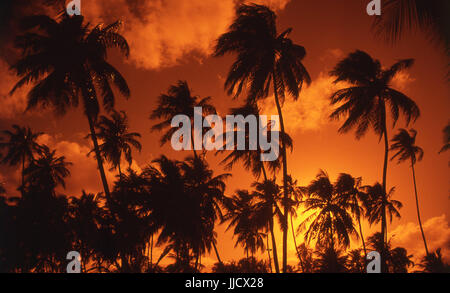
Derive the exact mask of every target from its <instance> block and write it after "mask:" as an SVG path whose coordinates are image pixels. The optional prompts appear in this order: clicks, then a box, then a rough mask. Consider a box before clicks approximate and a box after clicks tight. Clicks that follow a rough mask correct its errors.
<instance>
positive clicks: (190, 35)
mask: <svg viewBox="0 0 450 293" xmlns="http://www.w3.org/2000/svg"><path fill="white" fill-rule="evenodd" d="M250 2H255V3H258V4H265V5H268V6H270V7H271V8H273V9H275V10H281V9H284V8H285V7H286V4H287V3H288V2H289V0H257V1H250ZM235 4H236V1H235V0H221V1H211V0H209V1H205V0H165V1H162V0H155V1H145V2H144V1H136V0H108V1H106V0H103V1H89V2H87V3H85V4H83V5H84V6H83V7H82V13H83V14H84V15H85V16H86V17H87V18H88V20H89V21H91V22H92V23H98V22H105V23H110V22H113V21H115V20H117V18H120V19H121V20H122V21H123V22H124V31H123V34H124V36H125V37H126V39H127V40H128V42H129V44H130V48H131V54H130V60H131V62H132V63H133V64H134V65H136V66H137V67H139V68H144V69H159V68H163V67H169V66H174V65H177V64H180V63H182V62H183V60H184V59H185V58H186V57H187V56H191V57H192V56H195V57H196V59H197V60H201V57H205V56H208V55H210V54H211V53H212V49H213V46H214V41H215V40H216V39H217V38H218V37H219V36H220V35H221V34H222V33H224V32H225V31H226V29H227V28H228V26H229V25H230V23H231V22H232V20H233V18H234V12H235Z"/></svg>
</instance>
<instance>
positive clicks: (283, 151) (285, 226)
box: [273, 69, 289, 273]
mask: <svg viewBox="0 0 450 293" xmlns="http://www.w3.org/2000/svg"><path fill="white" fill-rule="evenodd" d="M276 84H277V79H276V73H275V69H274V70H273V92H274V96H275V104H276V106H277V111H278V116H279V117H280V130H281V135H282V136H283V137H284V136H285V128H284V121H283V112H282V110H281V105H280V100H279V97H278V91H277V85H276ZM280 141H281V156H282V159H283V194H284V197H283V201H284V203H283V204H284V215H283V222H284V223H283V225H282V226H283V229H282V230H283V273H285V272H286V267H287V233H288V214H289V208H288V206H287V202H288V199H289V194H288V189H287V186H288V184H287V176H288V172H287V156H286V147H285V145H284V142H283V140H282V139H281V140H280Z"/></svg>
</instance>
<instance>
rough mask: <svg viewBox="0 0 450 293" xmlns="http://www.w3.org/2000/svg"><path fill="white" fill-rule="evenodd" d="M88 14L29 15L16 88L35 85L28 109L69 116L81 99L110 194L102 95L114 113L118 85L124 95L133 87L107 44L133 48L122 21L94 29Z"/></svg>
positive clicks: (15, 67) (20, 41) (124, 50)
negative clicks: (99, 129)
mask: <svg viewBox="0 0 450 293" xmlns="http://www.w3.org/2000/svg"><path fill="white" fill-rule="evenodd" d="M83 20H84V18H83V16H73V17H69V16H68V15H66V14H63V15H62V16H61V19H60V20H59V21H57V20H54V19H52V18H50V17H48V16H45V15H37V16H30V17H28V18H26V19H24V21H23V23H22V25H23V28H24V29H25V30H27V31H30V30H33V29H34V31H33V32H27V33H25V34H24V35H22V36H19V37H17V41H16V43H17V46H18V48H19V49H21V50H22V56H21V59H20V60H19V61H17V62H16V63H15V64H14V65H13V66H12V69H13V70H14V71H15V72H16V74H17V75H18V76H20V77H21V79H20V80H19V82H18V83H17V84H16V85H15V86H14V88H13V89H12V90H11V93H13V92H14V91H15V90H16V89H18V88H20V87H22V86H23V85H25V84H28V83H33V84H34V86H33V88H32V89H31V90H30V92H29V93H28V107H27V109H28V110H29V109H32V108H36V107H37V106H42V107H52V108H53V109H54V110H55V111H56V113H57V114H60V115H62V114H64V113H66V111H67V110H68V108H70V107H76V106H78V104H79V100H80V98H81V100H82V103H83V108H84V114H85V115H86V117H87V119H88V122H89V128H90V134H91V138H92V142H93V144H94V149H95V154H96V158H97V163H98V168H99V171H100V177H101V179H102V183H103V188H104V191H105V194H106V197H107V198H109V197H110V192H109V187H108V182H107V180H106V175H105V171H104V169H103V162H102V157H101V154H100V150H99V147H98V142H97V136H96V133H95V121H96V119H97V115H98V113H99V111H100V105H99V104H100V103H99V99H98V95H100V96H101V98H102V102H103V107H104V109H105V110H106V111H110V110H112V109H113V108H114V105H115V94H114V92H113V90H112V88H111V84H114V85H115V86H116V87H117V88H118V89H119V91H120V93H121V94H122V95H124V96H125V97H129V95H130V90H129V88H128V85H127V83H126V81H125V79H124V78H123V77H122V75H121V74H120V73H119V72H118V71H117V69H115V68H114V67H113V66H112V65H111V64H109V63H108V62H107V61H106V58H107V49H108V48H119V49H120V50H121V52H122V53H124V54H125V56H128V55H129V47H128V44H127V41H126V40H125V38H124V37H123V36H122V35H120V34H119V32H118V30H119V28H120V26H121V23H120V22H115V23H112V24H110V25H106V26H103V25H97V26H95V27H94V28H90V27H89V25H88V24H87V25H86V24H83Z"/></svg>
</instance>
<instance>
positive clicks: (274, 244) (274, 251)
mask: <svg viewBox="0 0 450 293" xmlns="http://www.w3.org/2000/svg"><path fill="white" fill-rule="evenodd" d="M261 169H262V171H263V175H264V180H266V181H267V180H268V178H267V172H266V168H265V167H264V164H262V166H261ZM273 226H274V225H273V214H272V216H271V218H270V220H269V231H270V237H271V238H272V254H273V263H274V266H275V272H276V273H277V274H279V273H280V264H279V262H278V251H277V241H276V239H275V233H274V231H273ZM271 268H272V266H271Z"/></svg>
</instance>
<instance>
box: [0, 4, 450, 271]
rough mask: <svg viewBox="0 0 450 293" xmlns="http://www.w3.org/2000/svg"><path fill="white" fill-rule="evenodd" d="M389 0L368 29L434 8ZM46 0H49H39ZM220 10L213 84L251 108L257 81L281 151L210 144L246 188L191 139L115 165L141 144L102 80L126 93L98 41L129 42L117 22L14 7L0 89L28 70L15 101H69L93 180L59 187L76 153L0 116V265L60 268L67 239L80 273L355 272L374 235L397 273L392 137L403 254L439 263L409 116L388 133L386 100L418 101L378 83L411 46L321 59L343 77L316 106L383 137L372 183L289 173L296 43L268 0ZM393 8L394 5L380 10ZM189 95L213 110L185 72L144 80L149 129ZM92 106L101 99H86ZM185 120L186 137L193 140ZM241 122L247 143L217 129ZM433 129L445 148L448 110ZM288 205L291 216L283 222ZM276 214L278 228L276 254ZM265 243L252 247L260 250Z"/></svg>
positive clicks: (399, 66)
mask: <svg viewBox="0 0 450 293" xmlns="http://www.w3.org/2000/svg"><path fill="white" fill-rule="evenodd" d="M396 3H397V4H398V5H397V6H395V5H394V2H393V1H387V5H386V11H387V15H386V18H379V19H378V20H377V24H378V25H379V28H380V30H384V31H385V32H387V33H388V34H389V35H390V36H392V37H393V38H397V37H399V36H400V35H401V34H402V32H403V30H404V25H405V24H406V27H407V28H410V27H411V26H412V23H413V22H417V25H418V26H419V27H420V28H421V29H427V30H428V29H430V30H436V28H437V26H438V25H440V22H441V21H443V20H442V18H440V14H439V13H440V12H439V13H438V11H436V9H435V7H436V6H434V5H432V6H430V9H428V8H427V9H425V7H423V3H424V2H422V1H409V2H408V5H406V4H405V1H396ZM47 4H48V5H50V4H58V5H59V4H61V5H63V4H64V3H63V2H62V1H60V0H49V1H47ZM411 5H412V6H411ZM414 5H416V6H414ZM62 7H63V6H62ZM405 9H406V10H405ZM401 11H403V13H400V12H401ZM405 11H406V12H407V13H404V12H405ZM236 13H237V15H236V18H235V20H234V22H233V23H232V24H231V26H230V27H229V28H228V30H227V32H225V33H224V34H223V35H221V36H220V37H219V39H218V40H217V42H216V44H215V52H214V56H216V57H219V56H224V55H226V54H235V55H236V58H235V60H234V63H233V65H232V66H231V69H230V72H229V74H228V76H227V79H226V81H225V89H226V90H227V93H228V94H229V95H233V96H234V97H236V98H237V97H239V96H242V95H244V94H245V95H246V99H245V103H244V104H243V106H241V107H238V108H232V109H231V110H230V114H232V115H242V116H244V117H246V116H248V115H254V116H256V117H258V116H259V115H260V106H261V105H260V103H261V102H262V101H263V100H264V99H266V98H268V97H269V96H270V95H271V94H273V96H274V97H273V98H274V102H275V105H276V108H277V112H278V115H279V117H280V130H279V133H277V134H278V135H279V139H278V141H277V142H276V143H278V145H279V147H280V151H281V152H280V157H279V158H278V159H277V160H275V161H273V162H263V161H261V157H260V156H261V154H262V153H263V151H262V150H261V149H260V148H257V149H256V150H238V149H237V147H235V148H233V149H231V150H224V151H218V152H217V153H216V154H217V155H222V156H223V158H221V162H222V164H224V165H225V168H226V169H227V170H232V169H233V168H234V167H235V166H236V164H242V166H243V167H244V169H245V170H246V171H248V172H249V173H251V175H253V177H254V182H253V184H252V185H251V187H250V189H245V188H241V189H239V190H236V191H229V190H227V188H226V187H227V184H226V181H227V179H228V178H229V177H230V176H231V174H229V173H224V174H220V173H219V172H218V171H217V170H216V169H214V171H213V169H212V168H211V167H210V165H209V163H210V162H208V161H207V160H206V156H205V155H204V154H198V153H197V152H196V150H195V149H194V148H193V152H192V155H193V156H190V157H186V158H185V159H184V160H172V159H170V158H168V157H166V156H165V155H160V156H159V157H157V158H156V159H155V160H153V161H151V162H149V164H148V165H146V166H145V167H143V168H142V170H141V169H139V168H133V169H132V168H131V166H132V162H133V154H134V153H133V150H137V151H141V149H142V147H143V145H142V144H141V142H140V138H141V135H140V134H139V133H137V132H130V129H129V121H128V116H127V114H126V113H125V112H124V111H117V110H116V109H115V91H114V90H113V88H112V86H113V85H114V86H115V87H116V88H117V89H118V90H119V92H120V93H121V94H122V95H123V96H125V97H126V98H127V97H129V96H130V90H129V88H128V85H127V82H126V80H125V78H124V77H123V76H122V75H121V74H120V73H119V72H118V70H117V69H115V68H114V67H113V66H112V65H111V64H109V63H108V62H107V52H108V49H110V48H118V49H119V50H120V51H121V53H122V54H123V55H125V56H126V57H127V56H128V55H129V51H130V49H129V47H128V44H127V41H126V40H125V38H124V37H123V36H122V35H121V34H120V33H119V28H120V22H115V23H112V24H110V25H97V26H95V27H91V26H90V25H89V24H85V23H84V19H83V17H81V16H73V17H69V16H67V15H65V13H61V15H60V16H59V18H58V19H56V20H55V19H52V18H50V17H48V16H42V15H41V16H32V17H28V18H26V19H24V20H23V22H22V26H23V29H24V34H23V35H21V36H18V37H17V41H16V45H17V47H18V48H19V49H21V56H20V59H19V60H18V61H17V62H16V63H15V64H13V66H12V69H13V70H14V71H15V73H16V74H17V76H18V77H19V78H20V80H19V81H18V83H17V84H16V86H15V87H14V88H13V89H12V91H11V92H12V93H13V92H14V91H16V90H17V89H18V88H20V87H22V86H24V85H26V84H32V85H33V87H32V88H31V90H30V91H29V93H28V96H27V98H28V108H27V109H29V110H31V109H33V108H36V107H38V106H41V107H44V108H45V107H50V108H53V109H54V110H55V111H56V113H57V114H59V115H62V114H65V113H66V112H67V111H68V110H69V109H70V108H72V107H77V106H78V105H79V103H80V101H81V103H82V106H83V109H84V114H85V116H86V117H87V119H88V123H89V132H90V133H89V135H88V136H87V137H89V138H90V139H91V140H92V143H93V150H92V151H91V153H94V155H95V157H96V160H97V164H98V168H99V172H100V178H101V180H102V184H103V192H100V193H98V194H91V193H87V192H85V191H83V192H82V194H70V195H66V194H64V193H65V192H66V190H65V187H66V181H67V180H69V178H70V175H71V173H70V169H71V167H72V164H77V162H73V163H71V162H68V161H67V159H66V157H65V156H63V154H60V153H59V152H58V151H57V150H54V149H52V148H51V147H50V146H46V145H41V144H40V143H39V141H40V140H39V138H40V136H41V135H43V133H41V132H34V131H32V130H31V129H30V128H29V127H23V126H19V125H13V126H12V130H5V131H3V132H1V133H0V162H1V163H2V164H5V165H9V166H10V167H17V168H20V171H21V177H22V178H21V182H20V185H19V186H18V190H19V191H20V196H17V197H16V196H14V193H13V192H12V191H11V189H13V188H14V187H13V186H11V184H9V182H4V183H3V182H0V235H2V237H0V272H16V273H17V272H21V273H41V272H42V273H49V272H65V271H66V266H67V259H66V255H67V253H68V252H69V251H78V252H79V253H80V255H81V271H82V272H83V273H91V272H97V273H199V272H204V271H210V270H211V271H212V272H215V273H269V272H273V271H275V272H276V273H280V272H284V273H299V272H301V273H365V272H366V265H367V260H366V256H367V253H368V252H369V251H378V252H380V254H381V256H382V260H383V263H382V270H383V272H389V273H406V272H408V271H412V269H413V268H414V267H415V264H414V263H413V262H412V260H411V259H412V255H410V254H409V253H408V251H407V250H406V248H403V247H395V248H392V245H391V239H388V237H387V235H388V234H387V228H388V221H389V222H390V223H391V222H392V220H393V218H394V217H397V218H400V208H401V207H402V203H401V202H399V201H397V200H395V199H394V198H393V196H394V191H395V188H394V187H392V188H391V189H389V190H388V189H387V168H388V158H389V151H391V152H394V154H393V156H392V158H391V159H392V160H393V159H398V161H399V163H400V162H404V161H409V162H411V168H412V174H413V183H414V188H415V199H416V208H417V215H418V220H419V226H420V229H421V232H422V238H423V242H424V245H425V251H426V255H425V256H424V257H423V258H422V260H421V262H420V263H418V264H417V266H418V267H419V268H420V270H418V272H419V271H420V272H427V273H443V272H449V264H447V263H445V261H444V260H443V258H442V253H441V250H440V249H437V250H436V251H435V252H432V251H431V252H430V251H429V250H428V246H427V242H426V240H425V235H424V232H423V228H422V222H421V218H420V213H419V204H418V192H417V187H416V178H415V169H414V167H415V164H416V163H417V162H418V161H420V160H421V159H422V156H423V150H422V149H421V148H420V147H418V146H417V145H416V144H415V138H416V131H415V130H411V131H409V132H408V131H407V130H405V129H400V130H399V132H398V134H396V135H395V136H394V137H393V139H392V140H391V142H392V145H391V146H390V147H389V135H388V126H387V123H388V121H389V120H392V122H393V127H392V128H395V125H396V122H397V121H398V120H399V118H400V114H403V116H404V118H405V120H406V124H407V125H409V123H411V122H414V121H415V120H416V119H417V118H418V117H419V116H420V111H419V108H418V106H417V105H416V104H415V102H414V101H413V100H412V99H411V98H409V97H407V96H406V95H404V94H403V93H401V92H399V91H397V90H395V89H393V88H392V87H391V82H392V80H393V78H394V77H395V76H396V74H398V73H399V72H400V71H401V70H405V69H408V68H410V67H411V66H412V65H413V60H412V59H406V60H400V61H398V62H397V63H395V64H394V65H392V66H391V67H389V68H384V67H382V66H381V63H380V62H379V61H378V60H375V59H373V58H372V57H370V56H369V55H368V54H367V53H365V52H363V51H360V50H358V51H355V52H353V53H351V54H349V55H348V56H347V57H346V58H344V59H343V60H342V61H340V62H339V63H338V64H337V65H336V66H335V67H334V69H333V70H332V71H331V73H330V74H331V75H332V76H333V77H335V83H339V82H346V83H347V84H350V85H349V86H346V88H343V89H340V90H339V91H337V92H336V93H334V94H333V95H332V96H331V103H332V104H333V105H335V106H336V107H337V108H336V109H335V110H334V111H333V113H332V114H331V118H332V119H344V120H345V121H344V123H343V125H342V126H341V128H340V129H339V132H341V133H346V132H349V131H350V130H352V129H354V130H356V138H357V139H359V138H361V137H362V136H363V135H365V134H366V133H367V132H368V130H369V129H373V130H374V132H375V134H376V135H377V136H378V137H379V139H380V141H381V140H382V139H384V143H385V149H384V163H383V174H382V178H381V180H380V182H382V183H381V184H380V183H375V184H373V185H363V178H362V177H357V176H353V175H351V174H347V173H341V174H338V176H337V179H336V181H332V180H331V179H330V176H329V175H328V174H327V173H326V172H325V171H320V172H319V174H318V175H317V176H316V178H315V179H314V180H312V181H311V182H310V183H309V184H308V185H307V186H300V185H299V184H298V180H296V179H295V178H294V177H293V176H292V175H291V174H290V173H288V165H287V150H288V149H290V150H291V151H292V149H293V140H292V138H291V137H290V136H289V135H288V134H287V133H286V129H285V121H284V120H283V111H282V110H283V103H284V101H285V99H286V97H287V96H290V97H292V98H293V99H294V100H297V99H299V96H300V92H301V90H302V87H303V84H304V83H306V84H309V83H310V82H311V78H310V76H309V74H308V72H307V70H306V68H305V67H304V65H303V63H302V62H303V60H304V58H305V55H306V50H305V49H304V48H303V47H302V46H300V45H297V44H295V43H294V41H293V40H292V39H290V38H289V35H290V33H291V32H292V29H291V28H289V29H287V30H285V31H283V32H281V33H280V32H279V31H278V27H277V16H276V15H275V13H274V12H273V11H272V10H270V9H269V8H268V7H266V6H263V5H256V4H250V5H238V8H237V11H236ZM398 13H400V15H401V16H402V17H401V18H399V19H397V20H395V21H394V20H393V19H391V17H392V16H395V15H397V14H398ZM404 17H406V18H404ZM439 33H441V32H438V34H439ZM195 107H202V108H203V113H202V116H203V117H205V116H207V115H209V114H215V113H216V108H215V106H214V105H213V104H212V101H211V98H210V97H206V98H200V97H198V96H195V95H193V92H192V90H191V89H190V88H189V86H188V82H187V81H178V82H177V83H176V84H175V85H172V86H170V87H169V89H168V91H167V93H165V94H161V95H160V96H159V99H158V102H157V104H156V106H155V108H154V109H153V110H152V113H151V116H150V119H151V120H157V122H156V124H155V125H153V127H152V131H164V133H163V134H162V136H161V146H162V145H164V144H166V143H167V142H169V141H170V140H171V136H172V135H173V133H174V132H175V131H176V130H177V129H176V128H172V127H171V121H172V119H173V118H174V117H175V116H176V115H179V114H183V115H187V116H188V117H189V118H190V120H191V122H193V120H194V108H195ZM102 110H104V112H106V113H105V115H101V112H102ZM388 111H390V116H391V119H389V117H388V116H389V113H388ZM273 123H274V122H273V121H271V122H270V123H268V125H264V128H265V129H264V130H267V131H265V132H264V131H263V133H261V132H259V134H258V136H257V138H259V135H266V134H264V133H267V136H270V135H273V132H272V134H271V131H268V130H272V128H273V127H275V128H277V129H278V127H277V125H274V124H273ZM191 125H192V129H191V137H190V138H189V139H190V140H191V143H192V144H193V143H194V136H193V135H194V128H193V127H194V126H193V123H191ZM242 132H243V135H244V136H243V137H244V138H245V144H246V146H249V145H250V143H251V139H252V138H251V133H250V131H249V129H247V128H246V129H238V128H235V129H233V130H232V131H231V133H223V135H224V136H227V135H233V136H234V137H235V138H236V137H237V136H238V135H240V134H242ZM445 135H446V136H445V141H444V143H445V145H444V147H443V148H442V150H441V152H443V151H446V150H447V149H448V148H449V147H448V145H449V138H450V135H449V127H448V126H447V128H446V129H445ZM270 138H271V137H270ZM183 139H187V138H183ZM226 146H227V145H226V144H224V147H226ZM247 149H249V148H247ZM227 151H228V153H226V152H227ZM104 161H107V162H108V163H110V165H111V167H112V168H111V170H115V169H117V170H118V175H117V176H116V177H115V181H114V182H112V184H111V187H112V188H111V189H110V186H109V185H108V182H107V180H106V175H105V171H104V167H103V162H104ZM124 161H125V162H126V163H127V164H128V166H126V168H123V164H122V162H124ZM133 167H134V166H133ZM136 169H138V170H136ZM218 173H219V174H218ZM297 217H299V218H300V219H301V223H300V225H298V227H295V225H294V219H296V218H297ZM289 218H290V222H291V223H290V225H291V227H290V229H292V237H293V244H294V245H295V249H296V250H295V252H296V254H297V258H298V263H295V264H291V265H288V263H287V259H288V249H287V248H288V239H287V237H288V230H289ZM365 222H367V223H369V224H370V225H373V224H379V223H381V231H380V232H377V233H375V234H373V235H371V236H370V237H368V238H364V235H363V228H362V227H363V224H364V223H365ZM218 224H223V225H226V229H227V231H230V230H231V231H232V233H233V239H234V244H235V247H240V248H242V249H243V253H244V255H245V257H244V258H241V259H239V258H236V260H225V261H224V260H222V259H221V257H220V255H221V253H219V249H218V245H217V243H218V234H217V226H218ZM278 230H279V231H281V232H282V251H283V254H282V265H281V268H280V264H279V257H278V252H277V239H276V232H277V231H278ZM366 233H367V231H366ZM4 235H5V236H6V237H3V236H4ZM269 237H270V239H269ZM298 243H299V245H298ZM219 248H220V247H219ZM239 250H240V249H239ZM266 252H267V255H266V254H265V253H266ZM211 253H214V254H215V256H216V258H217V262H216V263H215V264H214V265H213V267H212V268H207V265H208V264H206V263H203V261H202V258H203V259H204V257H205V256H206V255H208V254H211ZM240 257H241V256H240ZM266 257H267V258H268V260H267V261H266V260H265V259H262V258H266ZM272 262H273V267H274V270H272Z"/></svg>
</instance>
